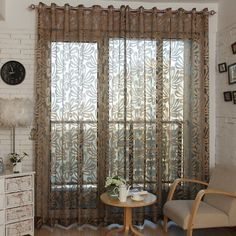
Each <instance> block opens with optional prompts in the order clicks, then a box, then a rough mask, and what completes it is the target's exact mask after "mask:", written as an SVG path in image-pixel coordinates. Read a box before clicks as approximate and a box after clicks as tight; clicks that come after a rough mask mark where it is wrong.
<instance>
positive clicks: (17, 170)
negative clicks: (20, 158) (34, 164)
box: [13, 162, 22, 173]
mask: <svg viewBox="0 0 236 236" xmlns="http://www.w3.org/2000/svg"><path fill="white" fill-rule="evenodd" d="M13 172H14V173H21V172H22V163H21V162H16V164H15V165H14V166H13Z"/></svg>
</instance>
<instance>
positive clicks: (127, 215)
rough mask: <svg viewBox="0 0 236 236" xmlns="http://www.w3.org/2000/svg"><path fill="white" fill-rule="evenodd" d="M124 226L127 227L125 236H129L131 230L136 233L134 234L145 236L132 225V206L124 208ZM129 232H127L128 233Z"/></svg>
mask: <svg viewBox="0 0 236 236" xmlns="http://www.w3.org/2000/svg"><path fill="white" fill-rule="evenodd" d="M124 227H125V234H124V235H125V236H126V235H127V236H128V232H129V230H130V231H131V232H133V233H134V235H138V236H144V235H143V234H142V233H140V232H139V231H138V230H137V229H135V228H134V226H133V225H132V208H130V207H126V208H125V209H124ZM126 232H127V233H126Z"/></svg>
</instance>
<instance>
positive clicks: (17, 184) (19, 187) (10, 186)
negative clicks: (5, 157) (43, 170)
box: [5, 175, 33, 193]
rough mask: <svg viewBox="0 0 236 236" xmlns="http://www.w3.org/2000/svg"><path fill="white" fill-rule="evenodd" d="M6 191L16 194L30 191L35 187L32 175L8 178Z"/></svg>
mask: <svg viewBox="0 0 236 236" xmlns="http://www.w3.org/2000/svg"><path fill="white" fill-rule="evenodd" d="M5 183H6V185H5V191H6V193H9V192H16V191H23V190H28V189H31V188H32V187H33V178H32V175H28V176H22V177H16V178H8V179H6V182H5Z"/></svg>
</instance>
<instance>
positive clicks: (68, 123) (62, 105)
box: [51, 42, 97, 189]
mask: <svg viewBox="0 0 236 236" xmlns="http://www.w3.org/2000/svg"><path fill="white" fill-rule="evenodd" d="M51 47H52V51H51V52H52V56H51V61H52V66H51V171H52V172H51V173H52V174H51V181H52V183H53V184H54V186H52V187H57V188H64V189H73V188H74V187H76V185H77V184H78V183H79V179H80V182H81V183H82V182H83V184H84V185H83V186H84V188H90V187H95V184H96V182H97V142H96V140H97V44H96V43H64V42H53V43H52V44H51Z"/></svg>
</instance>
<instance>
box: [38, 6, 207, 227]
mask: <svg viewBox="0 0 236 236" xmlns="http://www.w3.org/2000/svg"><path fill="white" fill-rule="evenodd" d="M37 11H38V42H37V73H36V77H37V82H36V126H37V127H36V130H37V132H36V143H35V152H36V163H35V164H36V199H35V201H36V218H37V219H36V222H37V224H38V226H40V225H42V224H48V225H54V224H61V225H64V226H68V225H70V224H73V223H78V224H80V225H81V224H84V223H91V224H99V223H101V222H105V223H114V222H115V223H118V222H120V219H121V218H122V217H120V214H121V213H120V211H118V210H117V209H116V208H109V211H108V208H106V207H105V206H104V205H103V204H102V203H101V202H100V200H99V196H100V194H102V193H103V192H104V191H105V188H104V185H105V179H106V177H107V176H109V175H114V174H118V175H121V176H122V177H124V178H125V179H126V180H127V182H128V183H129V184H130V185H132V186H141V187H143V188H145V189H147V190H148V191H150V192H153V193H154V194H157V196H158V201H157V203H156V204H154V205H153V206H150V207H145V208H140V209H137V212H136V214H135V216H136V219H134V220H136V221H137V220H139V221H142V220H143V219H150V220H152V221H154V222H156V221H157V220H158V218H159V217H160V215H161V206H162V202H164V201H165V194H166V192H167V191H168V187H169V184H170V183H171V182H172V181H173V180H174V179H175V178H177V177H194V178H197V179H202V180H206V179H207V178H208V162H209V147H208V136H209V134H208V101H209V98H208V17H209V12H208V11H207V9H204V10H203V11H201V12H197V11H196V10H195V9H193V10H192V11H191V12H186V11H185V10H183V9H179V10H177V11H172V10H171V9H167V10H163V11H161V10H158V9H157V8H153V9H151V10H146V9H144V8H143V7H140V8H139V9H137V10H133V9H130V8H129V6H121V7H120V9H115V8H113V6H109V7H108V8H107V9H104V8H102V7H100V6H93V7H91V8H85V7H84V6H82V5H79V6H78V7H71V6H69V5H68V4H66V5H65V6H64V7H58V6H57V5H56V4H51V6H46V5H44V4H42V3H40V4H39V6H38V7H37ZM193 192H194V189H193ZM193 192H190V194H193ZM181 194H185V193H181Z"/></svg>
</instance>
